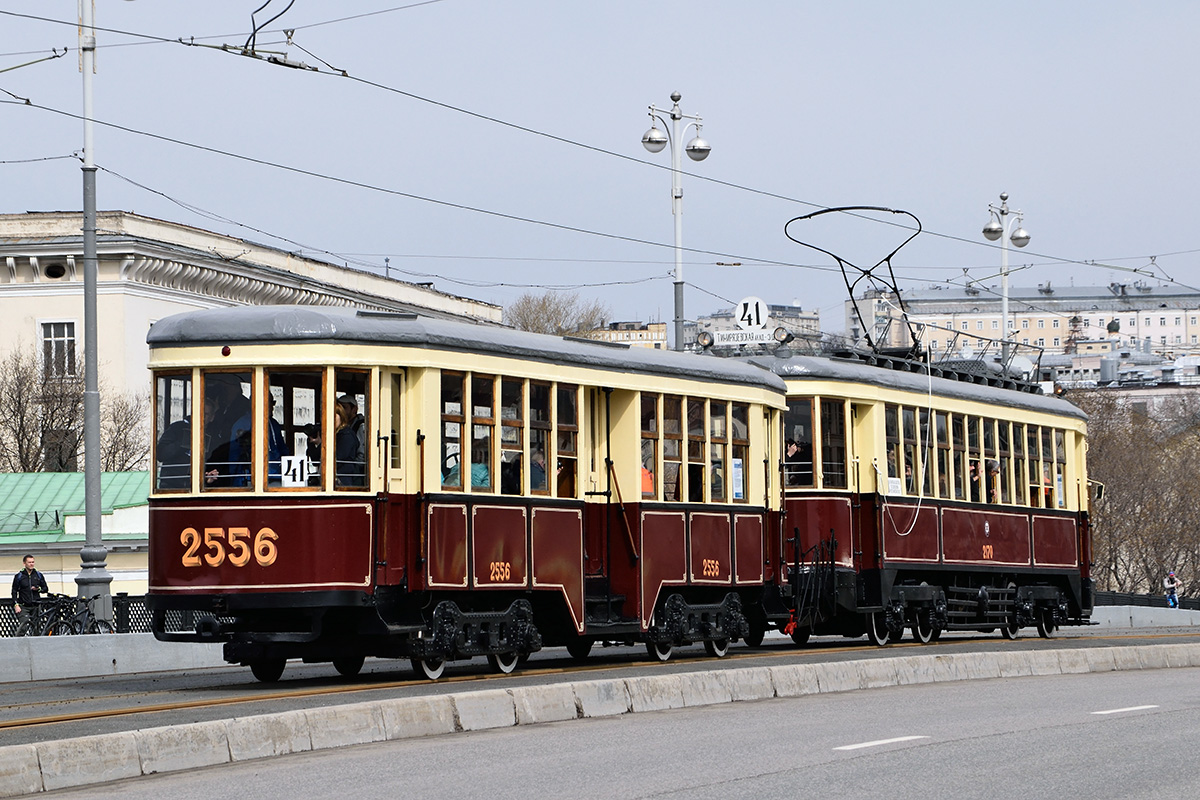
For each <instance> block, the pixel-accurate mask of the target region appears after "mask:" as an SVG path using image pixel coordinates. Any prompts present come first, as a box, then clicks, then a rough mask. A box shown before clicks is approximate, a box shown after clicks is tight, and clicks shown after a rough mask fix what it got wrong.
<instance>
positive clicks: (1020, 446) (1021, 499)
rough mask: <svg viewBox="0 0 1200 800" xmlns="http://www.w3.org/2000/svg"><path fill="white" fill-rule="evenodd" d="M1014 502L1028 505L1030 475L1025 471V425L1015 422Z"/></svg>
mask: <svg viewBox="0 0 1200 800" xmlns="http://www.w3.org/2000/svg"><path fill="white" fill-rule="evenodd" d="M1012 445H1013V489H1014V490H1015V491H1014V495H1013V502H1014V503H1016V504H1017V505H1021V506H1023V505H1028V502H1029V500H1028V497H1029V495H1028V493H1027V490H1028V488H1029V486H1028V484H1029V477H1028V474H1027V473H1026V472H1025V426H1024V425H1020V424H1017V423H1013V426H1012Z"/></svg>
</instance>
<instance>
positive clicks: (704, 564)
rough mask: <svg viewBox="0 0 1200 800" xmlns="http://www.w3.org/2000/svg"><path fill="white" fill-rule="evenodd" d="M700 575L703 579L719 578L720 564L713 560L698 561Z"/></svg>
mask: <svg viewBox="0 0 1200 800" xmlns="http://www.w3.org/2000/svg"><path fill="white" fill-rule="evenodd" d="M700 575H701V576H702V577H705V578H719V577H721V562H720V561H718V560H717V559H715V558H704V559H701V560H700Z"/></svg>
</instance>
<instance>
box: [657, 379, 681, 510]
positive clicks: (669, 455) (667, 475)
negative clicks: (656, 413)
mask: <svg viewBox="0 0 1200 800" xmlns="http://www.w3.org/2000/svg"><path fill="white" fill-rule="evenodd" d="M682 420H683V401H682V399H681V398H679V397H678V396H675V395H665V396H664V397H663V443H662V448H663V499H664V500H682V499H683V496H682V494H681V493H680V492H681V489H682V487H681V486H680V485H679V484H680V462H681V461H682V458H683V422H682Z"/></svg>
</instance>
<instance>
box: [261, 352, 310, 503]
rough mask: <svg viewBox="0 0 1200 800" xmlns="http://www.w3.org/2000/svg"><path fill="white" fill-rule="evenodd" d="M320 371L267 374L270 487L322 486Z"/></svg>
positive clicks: (268, 477) (266, 431)
mask: <svg viewBox="0 0 1200 800" xmlns="http://www.w3.org/2000/svg"><path fill="white" fill-rule="evenodd" d="M321 386H322V373H321V372H320V371H318V370H305V371H283V370H271V371H268V372H267V419H266V426H265V433H266V437H267V447H266V453H267V488H268V489H272V488H286V489H294V488H300V487H314V488H319V487H320V486H321V463H322V459H321V452H322V451H321V441H322V438H323V437H322V436H321V419H322V418H321V396H322V394H323V392H322V391H321Z"/></svg>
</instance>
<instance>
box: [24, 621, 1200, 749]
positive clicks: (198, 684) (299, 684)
mask: <svg viewBox="0 0 1200 800" xmlns="http://www.w3.org/2000/svg"><path fill="white" fill-rule="evenodd" d="M1196 641H1200V631H1198V630H1197V629H1196V628H1191V629H1183V630H1167V629H1154V630H1145V631H1140V632H1135V631H1128V630H1126V631H1118V630H1112V629H1108V630H1103V629H1098V628H1090V629H1089V628H1082V629H1065V630H1064V631H1063V632H1062V635H1060V636H1058V637H1057V638H1055V639H1051V640H1043V639H1039V638H1037V636H1036V635H1030V634H1028V633H1027V634H1026V635H1023V636H1022V637H1021V638H1019V639H1018V640H1016V641H1012V642H1010V641H1005V640H1004V639H1002V638H1001V637H1000V636H999V635H998V634H992V635H979V634H976V635H968V634H947V635H946V636H945V637H944V638H943V639H942V640H941V641H940V642H938V643H936V644H933V645H918V644H915V643H911V642H909V641H905V642H903V643H900V644H895V645H891V646H889V647H886V648H877V647H873V646H870V645H868V644H867V643H866V640H865V639H861V638H860V639H850V640H848V639H843V638H839V637H819V638H814V639H813V640H811V641H810V642H809V644H808V645H807V646H806V647H804V648H797V647H795V646H793V645H792V644H791V642H790V640H788V639H785V638H775V639H769V640H767V641H766V642H764V645H763V647H761V648H747V647H745V646H741V645H738V646H734V647H732V648H730V651H729V652H730V655H729V657H728V658H725V659H721V660H714V659H711V658H708V657H707V656H706V655H705V654H704V650H703V648H702V647H700V646H694V647H691V648H686V649H684V650H682V651H679V652H678V653H677V655H676V656H675V657H674V658H673V659H672V660H671V661H670V662H668V663H666V664H654V663H649V662H648V661H647V660H646V658H645V653H644V650H643V649H640V648H597V649H595V650H594V651H593V654H592V656H591V657H590V658H589V659H588V660H587V661H586V662H585V663H584V664H578V663H576V662H574V661H573V660H572V659H571V658H570V657H569V656H568V655H567V654H566V652H565V651H564V650H562V649H560V648H551V649H547V650H545V651H543V652H540V653H536V654H534V656H533V657H532V658H531V659H530V661H529V662H528V664H526V665H525V667H524V668H522V669H519V670H518V672H517V673H515V674H513V675H509V676H499V675H492V674H489V672H488V668H487V665H486V664H485V663H484V661H483V659H475V660H474V662H471V663H464V664H455V665H453V666H451V667H448V668H447V676H448V679H444V680H442V681H439V682H437V683H430V682H428V681H425V680H418V679H416V678H415V677H414V675H413V673H412V671H411V670H410V669H409V667H408V664H407V662H396V661H387V660H375V659H372V660H369V661H368V662H367V666H366V668H365V669H364V673H363V675H361V676H359V678H357V679H354V680H348V679H345V678H342V677H340V676H338V675H337V674H336V672H335V671H334V670H333V668H332V666H330V665H328V664H312V665H305V664H300V663H298V662H293V663H291V664H289V666H288V669H287V671H286V672H285V673H284V680H283V681H281V682H279V683H276V684H262V683H259V682H258V681H256V680H255V679H254V678H253V677H252V676H251V675H250V672H249V670H248V669H245V668H242V667H222V668H216V669H209V670H201V671H196V672H192V673H186V672H166V673H156V674H146V675H126V676H112V677H101V678H89V679H83V680H62V681H38V682H31V683H10V684H5V685H4V686H3V690H2V691H3V700H0V723H6V722H9V721H12V720H31V719H32V720H47V719H50V718H53V717H56V716H59V715H90V714H97V713H106V712H112V711H123V710H128V709H140V710H141V711H140V713H135V714H124V713H122V714H120V715H117V716H93V717H91V718H87V719H78V720H70V721H63V722H55V723H53V724H38V725H33V726H27V727H15V728H0V746H3V745H10V744H23V743H29V742H40V741H48V740H53V739H65V738H71V737H77V736H87V735H91V734H97V733H111V732H116V731H127V730H135V729H139V728H151V727H160V726H167V725H177V724H182V723H189V722H199V721H206V720H214V719H227V718H230V717H235V716H246V715H251V714H263V713H271V712H278V711H286V710H291V709H297V708H309V707H315V706H327V705H336V704H341V703H354V702H362V701H366V700H382V699H388V698H393V697H406V696H413V695H427V694H441V693H445V692H450V691H459V692H461V691H471V690H474V689H484V688H486V689H491V688H512V687H515V686H531V685H539V684H547V683H555V682H561V681H564V680H591V679H601V678H612V677H629V676H632V675H644V674H663V673H669V672H695V671H698V670H714V669H728V668H736V667H753V666H776V665H781V664H789V663H817V662H822V661H838V660H848V659H862V658H890V657H893V656H897V655H918V654H936V653H959V652H1004V651H1010V650H1013V649H1025V648H1038V649H1041V648H1057V647H1071V648H1076V647H1083V646H1086V647H1114V646H1127V645H1136V644H1161V643H1175V642H1196ZM210 703H213V704H212V705H209V704H210ZM184 704H186V707H178V706H180V705H184Z"/></svg>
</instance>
